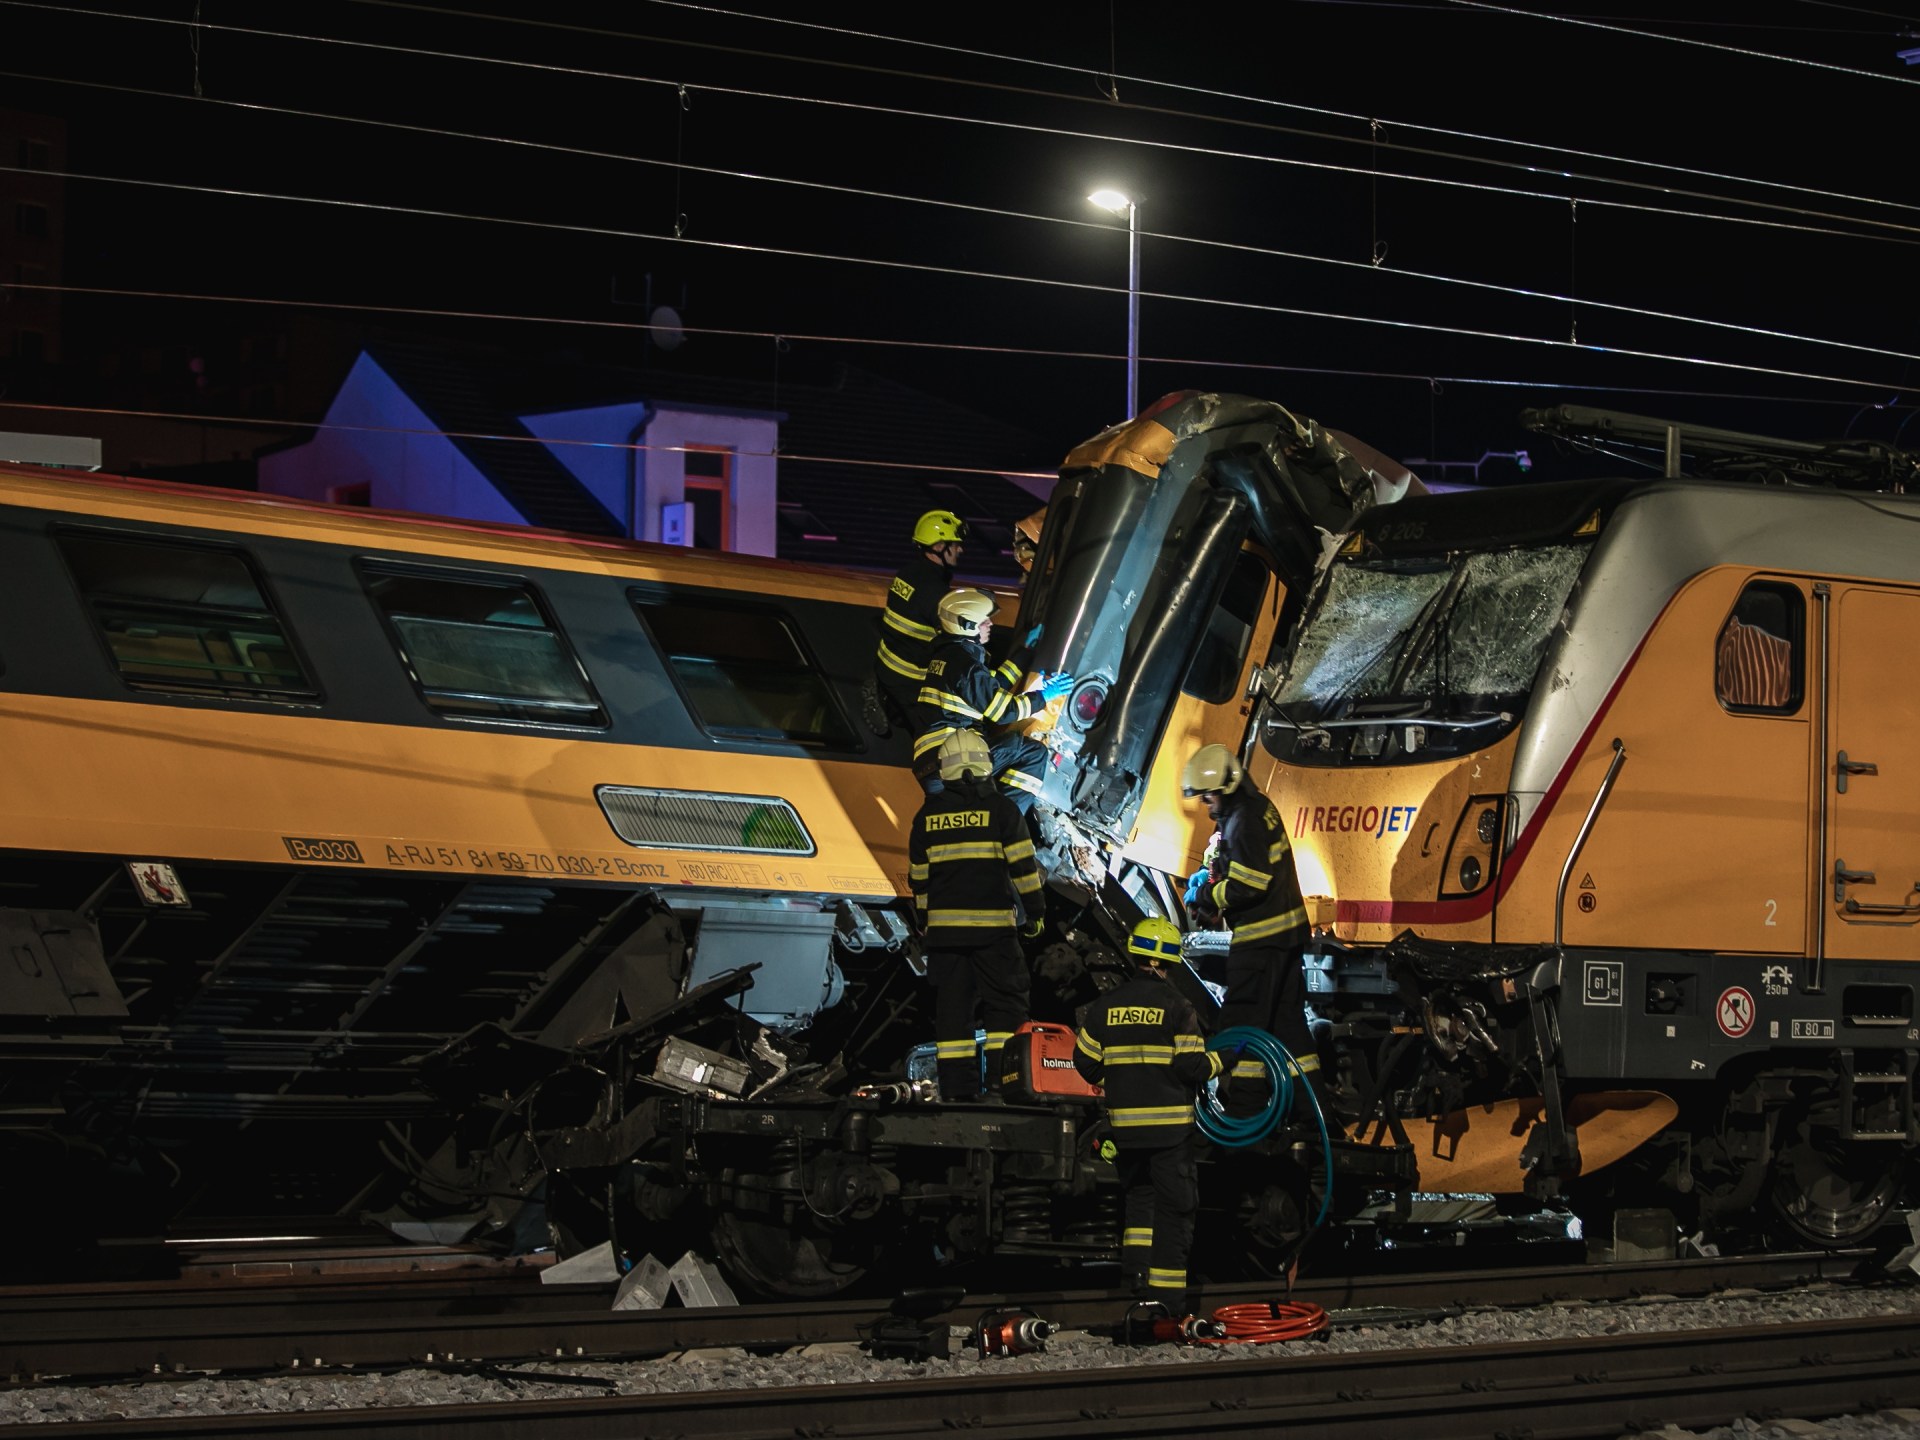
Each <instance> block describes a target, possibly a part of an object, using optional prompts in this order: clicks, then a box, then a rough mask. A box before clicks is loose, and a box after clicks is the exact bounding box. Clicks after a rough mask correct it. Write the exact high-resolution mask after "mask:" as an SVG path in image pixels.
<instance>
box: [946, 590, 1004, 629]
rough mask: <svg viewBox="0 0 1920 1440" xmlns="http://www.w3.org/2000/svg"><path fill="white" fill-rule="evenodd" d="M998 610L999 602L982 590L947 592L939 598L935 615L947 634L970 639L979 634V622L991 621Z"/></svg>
mask: <svg viewBox="0 0 1920 1440" xmlns="http://www.w3.org/2000/svg"><path fill="white" fill-rule="evenodd" d="M999 608H1000V605H999V602H998V601H997V600H995V599H994V598H993V596H991V595H989V594H988V593H987V592H986V591H984V590H949V591H948V592H947V593H946V594H945V595H942V596H941V597H940V604H939V606H938V607H937V611H936V613H937V614H938V615H939V617H940V628H941V629H942V630H944V631H946V632H947V634H949V635H964V636H966V637H967V638H968V639H972V638H973V637H974V636H975V635H978V634H979V633H980V622H981V621H982V620H991V619H992V618H993V612H994V611H995V610H997V609H999Z"/></svg>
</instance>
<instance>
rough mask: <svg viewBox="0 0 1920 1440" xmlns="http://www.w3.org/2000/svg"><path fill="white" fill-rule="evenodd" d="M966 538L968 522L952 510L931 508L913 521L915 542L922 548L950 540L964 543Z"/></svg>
mask: <svg viewBox="0 0 1920 1440" xmlns="http://www.w3.org/2000/svg"><path fill="white" fill-rule="evenodd" d="M966 538H967V522H966V521H964V520H962V519H961V518H960V517H959V516H958V515H956V514H954V513H953V511H951V510H929V511H927V513H926V514H924V515H922V516H921V517H920V518H919V519H918V520H916V521H914V522H913V543H914V544H916V545H918V546H919V547H920V548H921V549H922V550H924V549H926V548H927V547H928V546H931V545H945V544H946V543H947V542H948V541H949V540H952V541H958V542H960V543H962V544H964V543H965V542H966Z"/></svg>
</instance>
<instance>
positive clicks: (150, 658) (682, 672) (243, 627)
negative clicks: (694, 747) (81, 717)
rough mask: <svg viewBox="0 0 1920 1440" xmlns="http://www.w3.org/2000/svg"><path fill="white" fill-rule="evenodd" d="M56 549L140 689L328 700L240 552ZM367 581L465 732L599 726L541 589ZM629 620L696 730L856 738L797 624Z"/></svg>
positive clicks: (439, 700)
mask: <svg viewBox="0 0 1920 1440" xmlns="http://www.w3.org/2000/svg"><path fill="white" fill-rule="evenodd" d="M55 540H56V542H57V543H58V545H59V547H60V550H61V553H62V554H63V555H64V556H65V558H66V561H67V565H68V568H69V569H70V570H71V571H72V573H73V577H74V580H75V582H76V584H77V585H78V587H79V590H80V593H81V596H82V598H83V600H84V602H85V604H86V608H87V612H88V614H89V615H90V616H91V617H92V620H93V622H94V625H95V627H96V629H97V630H98V632H99V634H100V636H101V638H102V640H103V641H104V642H105V644H106V648H107V653H108V654H109V656H110V657H111V658H112V660H113V663H114V666H115V668H116V669H117V670H118V671H119V673H120V676H121V678H122V679H123V680H125V681H126V683H127V684H128V685H129V686H131V687H132V688H134V689H137V690H149V691H159V692H163V693H168V694H179V695H212V696H221V697H226V698H233V699H246V700H268V701H281V702H286V703H295V704H300V703H304V704H312V703H316V702H318V701H319V700H320V698H321V695H320V689H319V686H318V684H317V683H316V682H315V680H314V679H313V677H312V672H311V670H310V668H309V667H308V665H307V664H306V663H305V662H304V661H303V659H302V658H301V655H300V652H299V649H298V647H297V646H296V645H295V643H294V641H293V639H292V637H291V634H290V632H289V630H288V628H287V626H286V623H285V622H284V621H283V620H282V619H281V618H280V615H279V612H278V610H277V609H276V607H275V606H274V604H273V601H272V598H271V596H270V593H269V591H268V588H267V586H266V585H265V583H264V582H263V581H262V579H261V577H260V575H259V572H258V571H257V570H256V568H255V567H254V565H253V562H252V561H251V559H250V558H249V557H248V556H247V555H246V554H245V553H244V552H242V551H239V550H235V549H228V548H225V547H222V546H218V545H207V544H198V543H193V542H171V541H152V540H146V539H138V538H133V537H130V536H126V535H104V534H98V533H85V532H78V531H62V532H57V533H56V535H55ZM359 570H360V576H361V580H362V583H363V584H364V586H365V588H366V592H367V594H368V596H369V597H370V598H371V599H372V601H373V603H374V605H375V608H376V609H377V610H378V611H379V613H380V615H381V618H382V620H383V622H384V624H385V628H386V631H387V634H388V638H389V640H390V641H391V643H392V644H393V647H394V650H395V653H396V655H397V656H398V658H399V660H400V662H401V664H402V665H403V666H404V667H405V668H406V670H407V673H408V674H409V675H410V676H411V677H412V679H413V682H414V685H415V688H416V689H417V690H418V691H419V693H420V696H421V699H422V700H423V701H424V702H425V703H426V705H427V706H428V707H429V708H430V709H432V710H434V711H436V712H437V713H439V714H442V715H446V716H449V717H452V718H455V719H464V720H508V721H520V722H532V723H537V724H548V725H565V726H570V727H582V728H593V729H605V728H606V727H607V725H608V723H609V722H608V716H607V711H606V707H605V706H604V705H603V704H602V702H601V700H600V698H599V695H598V694H597V692H596V691H595V689H594V686H593V683H592V681H591V679H590V678H589V677H588V675H587V672H586V669H585V667H584V666H582V665H581V663H580V661H579V659H578V658H577V656H576V655H575V654H574V651H573V647H572V646H571V645H570V644H569V643H568V641H567V638H566V636H565V634H564V632H563V631H562V630H561V628H560V625H559V622H558V621H557V620H556V619H555V618H554V617H553V615H552V613H551V612H550V611H549V610H548V608H547V606H546V604H545V602H544V600H543V599H542V598H541V596H540V594H539V592H538V591H537V590H535V589H534V587H533V586H531V585H529V584H527V583H525V582H524V581H520V580H515V579H510V578H506V577H497V576H492V575H481V574H474V573H472V572H451V571H446V570H439V569H430V568H427V567H423V566H410V565H405V564H400V563H393V562H387V561H372V560H366V561H361V562H359ZM628 599H629V602H630V604H631V606H632V609H633V613H634V616H635V618H636V619H637V620H638V621H639V622H640V624H641V627H642V629H643V630H645V631H646V632H648V633H649V634H650V635H651V636H652V637H653V638H654V640H655V642H656V648H657V649H658V650H659V651H660V653H662V654H663V655H665V656H666V658H667V663H668V666H669V668H670V670H671V672H672V674H673V676H674V678H675V680H676V681H677V682H678V684H679V686H680V689H681V692H682V695H683V697H684V698H685V700H686V703H687V706H688V708H689V710H690V711H691V712H692V713H693V716H694V718H695V720H696V721H697V722H698V723H699V724H700V725H701V726H702V728H704V729H705V730H706V731H707V732H708V733H709V734H711V735H714V736H717V737H722V738H729V739H747V740H758V741H774V742H778V741H787V742H789V743H798V744H802V745H809V746H825V747H830V748H852V747H854V746H855V745H857V743H858V741H857V739H856V736H855V734H854V731H853V727H852V725H851V724H850V723H849V722H848V720H847V717H846V714H845V711H844V710H843V708H842V706H841V704H840V701H839V699H838V697H837V696H836V695H835V694H834V692H833V687H832V685H831V684H830V683H829V682H828V680H827V678H826V676H825V675H824V674H823V673H822V672H821V671H820V669H819V667H818V666H817V665H816V664H815V663H814V661H813V659H812V658H811V656H810V655H809V654H808V653H807V651H806V649H805V647H804V646H803V645H802V643H801V641H800V638H799V636H798V635H797V633H796V632H795V630H794V628H793V626H792V624H791V623H790V621H789V620H788V619H787V618H786V617H785V616H783V615H782V614H780V613H779V612H778V611H776V610H774V609H772V608H770V607H767V606H762V605H754V604H738V603H728V602H724V601H723V602H718V603H715V602H712V601H709V600H706V599H704V598H698V599H696V597H695V596H693V595H687V596H683V597H676V596H672V595H669V594H667V593H665V592H660V591H650V590H645V589H636V590H633V591H630V592H629V594H628Z"/></svg>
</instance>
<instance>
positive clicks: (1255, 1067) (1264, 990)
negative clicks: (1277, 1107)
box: [1220, 945, 1320, 1115]
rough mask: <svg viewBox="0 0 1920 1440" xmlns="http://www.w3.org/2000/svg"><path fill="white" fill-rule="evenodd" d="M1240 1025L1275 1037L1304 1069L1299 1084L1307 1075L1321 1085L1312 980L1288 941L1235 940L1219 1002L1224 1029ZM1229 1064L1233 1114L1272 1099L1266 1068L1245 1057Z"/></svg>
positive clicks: (1253, 1110)
mask: <svg viewBox="0 0 1920 1440" xmlns="http://www.w3.org/2000/svg"><path fill="white" fill-rule="evenodd" d="M1235 1025H1251V1026H1253V1027H1254V1028H1255V1029H1257V1030H1264V1031H1266V1032H1267V1033H1268V1034H1269V1035H1271V1036H1273V1037H1274V1039H1276V1040H1278V1041H1279V1042H1280V1043H1281V1044H1282V1045H1284V1046H1286V1047H1287V1053H1288V1054H1290V1055H1292V1056H1293V1058H1294V1060H1295V1061H1297V1062H1298V1064H1299V1067H1300V1069H1301V1070H1302V1071H1303V1072H1305V1073H1304V1075H1302V1076H1297V1077H1296V1083H1299V1082H1300V1081H1301V1080H1305V1081H1306V1082H1307V1083H1310V1084H1316V1085H1317V1083H1318V1081H1319V1079H1320V1056H1319V1052H1318V1051H1317V1050H1316V1049H1315V1048H1314V1043H1313V1031H1312V1030H1311V1029H1309V1028H1308V1026H1307V983H1306V977H1305V975H1304V973H1303V971H1302V968H1301V962H1300V952H1299V950H1297V949H1295V948H1293V947H1291V946H1287V945H1246V946H1241V945H1235V946H1234V947H1233V948H1232V949H1231V950H1229V951H1228V952H1227V998H1226V1001H1225V1003H1223V1004H1222V1005H1221V1007H1220V1028H1221V1029H1223V1030H1225V1029H1228V1028H1231V1027H1232V1026H1235ZM1223 1058H1225V1057H1223ZM1228 1063H1229V1065H1230V1067H1231V1068H1230V1070H1229V1072H1228V1073H1229V1075H1230V1077H1231V1078H1230V1079H1229V1080H1228V1082H1227V1111H1228V1113H1229V1114H1232V1115H1252V1114H1255V1113H1257V1112H1258V1111H1259V1110H1260V1108H1261V1107H1262V1106H1263V1105H1265V1104H1266V1100H1267V1092H1268V1088H1269V1083H1270V1082H1269V1079H1268V1076H1267V1067H1266V1066H1265V1065H1262V1064H1261V1063H1260V1062H1259V1061H1257V1060H1254V1059H1251V1058H1250V1057H1246V1056H1242V1057H1241V1058H1240V1059H1238V1060H1229V1062H1228Z"/></svg>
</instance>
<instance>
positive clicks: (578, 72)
mask: <svg viewBox="0 0 1920 1440" xmlns="http://www.w3.org/2000/svg"><path fill="white" fill-rule="evenodd" d="M0 6H12V7H18V8H25V9H33V10H57V11H60V12H61V13H64V14H72V15H85V16H88V17H91V18H98V19H111V20H124V21H129V22H137V23H148V24H160V25H174V24H187V23H190V22H187V21H179V20H174V19H170V18H168V17H164V16H149V15H136V14H128V13H126V12H122V11H111V10H93V9H75V8H73V7H70V6H63V5H56V4H52V3H49V0H0ZM443 13H449V14H455V15H466V14H469V13H470V12H460V11H448V12H443ZM476 18H487V19H499V18H502V17H497V16H486V17H476ZM202 28H205V29H215V30H225V31H227V32H229V33H233V34H239V35H248V36H254V37H258V38H265V39H276V40H293V41H300V42H303V43H310V44H322V45H339V46H345V47H350V48H356V49H364V50H371V51H378V52H383V53H389V54H400V55H410V56H416V57H420V58H426V59H436V60H453V61H463V62H466V63H470V64H480V65H494V66H503V67H508V68H515V69H527V70H532V71H536V72H543V73H547V74H554V75H567V76H572V77H576V78H581V79H598V80H619V81H625V82H629V83H634V84H644V85H654V86H661V87H670V88H673V89H675V90H679V91H682V92H684V91H686V90H688V89H698V90H700V91H702V92H705V93H708V94H714V95H725V96H733V97H737V98H743V99H753V100H762V101H775V102H782V103H787V104H793V105H812V106H819V107H825V108H834V109H844V110H850V111H857V112H868V113H873V114H879V115H885V116H887V117H889V118H900V119H917V120H932V121H941V122H945V123H948V124H960V125H975V126H985V127H990V128H995V129H1004V130H1011V131H1015V132H1021V133H1029V134H1044V135H1048V136H1052V137H1055V138H1060V139H1071V140H1089V141H1098V142H1101V143H1106V144H1119V145H1129V146H1141V147H1146V148H1149V149H1155V150H1171V151H1175V152H1178V153H1181V154H1185V155H1199V156H1204V157H1207V158H1213V159H1228V160H1247V161H1254V162H1260V163H1265V164H1273V165H1281V166H1288V167H1293V168H1297V169H1305V170H1310V171H1323V172H1329V173H1336V174H1350V175H1367V174H1371V173H1373V172H1372V170H1371V168H1370V167H1369V165H1367V164H1365V163H1356V164H1352V165H1343V164H1339V163H1337V162H1333V161H1318V160H1306V159H1302V158H1299V157H1294V156H1280V155H1266V154H1261V153H1259V152H1256V151H1238V150H1229V149H1224V148H1221V147H1216V146H1195V145H1188V144H1181V143H1178V142H1172V141H1157V140H1149V139H1144V138H1141V137H1137V136H1123V135H1107V134H1101V133H1098V132H1094V131H1086V130H1073V129H1067V128H1063V127H1059V126H1048V125H1038V124H1033V123H1030V122H1022V121H1009V120H997V119H992V118H988V117H983V116H968V115H956V114H951V113H942V112H938V111H925V110H913V109H909V108H906V107H902V106H888V105H877V104H873V103H869V102H860V101H848V100H835V99H829V98H826V97H822V96H814V95H802V94H797V93H791V92H784V91H771V90H761V89H752V88H748V87H744V86H734V85H721V84H714V83H710V82H701V83H699V84H698V85H689V84H688V83H687V82H685V81H681V80H677V79H668V78H665V77H661V76H644V75H635V74H632V73H631V72H623V71H612V70H602V69H595V68H589V67H583V66H568V65H555V64H551V63H548V62H544V61H533V60H525V59H519V58H512V57H505V56H489V55H475V54H471V53H467V52H462V51H452V50H437V49H429V48H425V47H421V46H409V45H397V44H393V43H390V42H384V41H372V40H359V39H353V38H349V37H345V36H331V35H317V34H310V33H302V32H294V31H281V30H269V29H265V28H262V27H258V26H246V25H232V24H221V25H213V24H206V23H205V22H202ZM565 28H573V29H583V28H587V27H565ZM594 33H604V34H610V35H617V36H621V37H622V38H627V39H635V40H638V39H649V38H650V39H660V38H663V37H643V36H637V35H631V34H628V33H626V32H619V31H596V32H594ZM669 43H682V42H677V41H672V42H669ZM688 43H691V42H688ZM704 48H712V49H735V47H724V46H706V47H704ZM737 53H757V52H744V51H741V52H737ZM766 58H773V59H779V60H785V61H792V62H796V63H801V62H805V61H806V59H807V57H802V56H792V55H768V56H767V57H766ZM852 68H873V67H852ZM901 78H911V79H916V80H932V81H945V82H946V83H952V84H971V83H977V82H967V81H961V80H952V79H950V78H949V77H942V76H923V75H908V74H904V73H902V74H901ZM988 88H991V89H997V90H1008V89H1013V88H1015V87H1007V86H989V87H988ZM1019 93H1023V94H1027V95H1029V96H1030V97H1031V98H1036V99H1044V100H1048V101H1056V100H1060V99H1062V98H1067V99H1072V98H1073V97H1061V96H1058V95H1055V94H1053V93H1050V92H1035V91H1021V92H1019ZM1126 108H1127V112H1128V113H1129V114H1130V115H1136V116H1145V117H1150V118H1156V119H1183V120H1199V121H1206V122H1209V123H1217V124H1224V125H1229V126H1237V127H1240V128H1248V129H1254V130H1263V131H1269V132H1275V133H1285V134H1294V135H1306V136H1308V137H1310V138H1313V139H1317V140H1324V141H1331V142H1336V143H1348V142H1352V143H1358V144H1365V143H1367V140H1366V137H1349V136H1339V135H1329V134H1327V133H1325V132H1319V131H1301V130H1299V129H1298V128H1297V127H1289V126H1274V125H1269V124H1261V123H1259V122H1252V121H1244V120H1233V119H1231V118H1230V117H1219V116H1211V115H1202V114H1193V113H1189V112H1182V111H1168V110H1164V109H1161V108H1157V107H1142V106H1138V105H1130V106H1128V107H1126ZM1396 149H1397V150H1398V151H1399V153H1402V154H1406V155H1410V156H1421V157H1425V158H1437V159H1446V160H1450V161H1456V162H1464V163H1469V164H1484V165H1492V166H1498V167H1500V168H1508V169H1517V170H1519V171H1522V172H1523V173H1526V174H1530V175H1538V176H1545V177H1550V178H1553V179H1556V180H1562V181H1572V180H1578V181H1581V182H1582V183H1588V184H1594V185H1603V186H1623V187H1626V188H1630V189H1636V190H1651V191H1654V192H1656V193H1659V194H1674V193H1679V194H1681V195H1683V196H1685V197H1686V198H1688V199H1691V200H1708V201H1718V202H1719V203H1722V204H1728V205H1743V206H1747V207H1750V208H1754V209H1760V210H1771V211H1778V212H1781V213H1784V214H1791V215H1799V216H1802V217H1805V218H1807V219H1823V220H1829V221H1835V222H1844V223H1850V224H1856V225H1868V226H1876V227H1884V228H1888V229H1891V230H1897V231H1906V232H1910V233H1913V234H1917V235H1920V226H1913V225H1906V224H1899V223H1897V222H1894V221H1888V220H1877V219H1873V218H1870V217H1857V216H1845V215H1835V214H1832V213H1829V212H1824V211H1815V210H1809V209H1807V208H1806V207H1803V206H1785V205H1778V204H1773V203H1771V202H1766V201H1759V200H1747V199H1742V198H1740V197H1737V196H1716V195H1702V194H1695V193H1693V192H1687V191H1681V192H1675V191H1674V190H1673V188H1672V187H1671V186H1669V185H1664V184H1655V183H1652V182H1641V181H1631V180H1621V179H1618V178H1612V177H1603V176H1581V175H1575V174H1572V173H1571V172H1567V171H1565V170H1563V169H1560V168H1558V167H1548V166H1540V165H1533V164H1523V163H1520V162H1509V161H1494V160H1486V159H1484V158H1482V157H1475V156H1467V155H1457V154H1452V153H1449V152H1444V151H1426V150H1422V149H1419V148H1416V147H1408V146H1404V145H1402V146H1398V147H1396ZM1628 163H1630V162H1628ZM1380 178H1382V179H1391V180H1400V181H1404V182H1406V183H1408V184H1414V185H1429V186H1438V187H1442V188H1447V189H1461V190H1477V191H1482V192H1485V193H1489V194H1496V195H1505V196H1509V197H1512V198H1518V199H1533V200H1551V201H1560V200H1564V199H1566V198H1568V197H1567V195H1566V194H1565V193H1563V192H1559V191H1542V190H1530V189H1524V188H1519V187H1514V186H1502V185H1492V184H1488V183H1486V182H1482V181H1467V180H1451V179H1446V178H1443V177H1439V176H1431V175H1419V174H1414V173H1412V172H1408V171H1383V172H1380ZM1583 198H1586V199H1587V200H1588V201H1589V203H1590V204H1594V205H1605V206H1607V207H1609V208H1612V209H1618V210H1623V211H1627V212H1630V213H1651V214H1656V215H1664V216H1670V217H1678V218H1686V219H1697V220H1708V221H1718V222H1720V223H1726V224H1745V225H1766V226H1770V227H1771V228H1776V229H1783V230H1790V231H1795V232H1799V233H1809V234H1833V235H1839V236H1843V237H1847V238H1854V239H1864V238H1870V237H1867V236H1862V235H1857V234H1854V233H1853V232H1849V231H1844V230H1832V229H1829V228H1827V227H1822V226H1817V225H1794V224H1788V223H1785V222H1781V221H1767V220H1764V219H1761V218H1758V217H1753V216H1735V215H1720V214H1715V213H1713V212H1710V211H1694V210H1685V209H1675V208H1672V207H1668V206H1662V205H1649V204H1644V203H1635V202H1631V201H1625V200H1607V199H1603V198H1601V197H1599V196H1587V197H1583Z"/></svg>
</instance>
